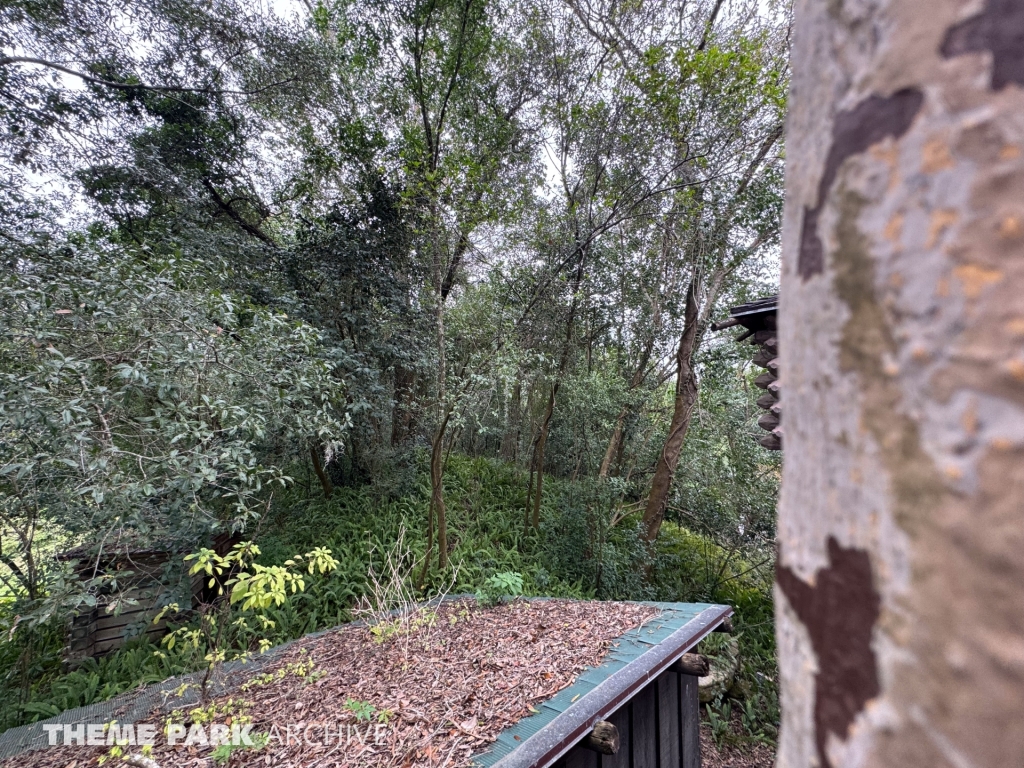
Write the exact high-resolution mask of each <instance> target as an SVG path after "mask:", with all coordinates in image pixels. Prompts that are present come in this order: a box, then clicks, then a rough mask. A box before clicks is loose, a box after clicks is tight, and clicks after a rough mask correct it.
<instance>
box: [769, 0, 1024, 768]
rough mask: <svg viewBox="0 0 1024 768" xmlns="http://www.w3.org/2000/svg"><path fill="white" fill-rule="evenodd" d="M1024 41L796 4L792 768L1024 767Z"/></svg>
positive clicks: (788, 362) (982, 15) (895, 7)
mask: <svg viewBox="0 0 1024 768" xmlns="http://www.w3.org/2000/svg"><path fill="white" fill-rule="evenodd" d="M1022 31H1024V4H1021V3H1020V2H1012V1H1010V0H1005V1H1003V0H988V2H984V3H982V2H977V3H964V2H953V0H933V2H927V3H926V2H910V1H908V0H901V1H899V2H898V1H897V0H878V2H874V3H867V4H860V5H856V4H849V3H843V4H835V3H820V2H812V1H811V0H799V1H798V3H797V9H796V29H795V31H794V35H793V39H794V41H795V44H796V47H795V49H794V51H793V59H792V60H793V89H792V97H791V102H790V103H791V110H792V111H791V113H790V117H789V125H788V132H787V136H788V138H787V142H788V146H787V151H786V156H787V158H788V160H787V163H788V167H787V169H786V185H787V194H786V213H785V223H784V237H783V276H782V301H781V303H780V317H779V321H780V349H781V350H783V355H784V357H783V358H782V360H781V362H782V368H781V375H782V379H781V383H782V388H781V392H782V397H783V411H782V413H783V422H782V426H783V428H784V429H785V441H786V448H785V450H786V456H785V470H784V475H783V484H782V499H781V502H780V512H779V542H780V554H779V563H778V570H777V582H776V601H777V611H778V617H777V634H778V647H779V665H780V674H781V685H782V712H783V721H782V731H781V735H780V742H779V753H778V762H777V765H778V766H779V768H805V767H806V766H819V768H825V767H826V766H827V767H829V768H840V767H845V766H850V767H851V768H852V766H894V767H897V766H898V768H946V767H949V768H960V767H961V766H972V768H1002V767H1003V766H1011V765H1014V766H1017V765H1024V729H1022V728H1021V727H1020V724H1021V722H1022V721H1024V683H1022V680H1024V589H1022V588H1021V585H1022V584H1024V534H1022V530H1024V528H1022V525H1021V517H1020V509H1021V500H1022V499H1024V356H1022V347H1021V339H1022V338H1024V298H1022V297H1024V258H1022V255H1024V202H1022V201H1024V122H1022V121H1021V115H1024V47H1022V46H1021V43H1020V40H1021V34H1022Z"/></svg>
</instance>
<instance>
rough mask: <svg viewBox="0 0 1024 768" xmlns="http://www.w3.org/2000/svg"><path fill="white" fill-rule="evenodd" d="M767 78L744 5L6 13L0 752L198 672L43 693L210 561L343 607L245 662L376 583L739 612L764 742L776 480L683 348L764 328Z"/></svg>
mask: <svg viewBox="0 0 1024 768" xmlns="http://www.w3.org/2000/svg"><path fill="white" fill-rule="evenodd" d="M765 6H767V10H766V9H765ZM274 7H276V6H274ZM787 45H788V19H787V11H786V8H785V7H784V6H783V5H781V4H775V3H767V4H765V3H757V2H752V1H748V0H735V1H734V2H730V3H728V4H726V3H723V2H722V1H721V0H699V2H694V3H686V4H683V5H680V4H678V3H672V2H661V1H660V0H658V1H657V2H652V3H644V4H631V5H625V6H623V5H622V4H618V3H613V2H608V3H605V2H597V3H581V2H577V0H527V2H522V3H514V4H512V3H498V2H493V1H492V0H381V1H378V0H373V1H372V2H371V0H332V1H330V2H326V1H325V2H318V3H315V4H314V3H311V2H307V3H306V4H305V5H304V6H299V5H296V6H295V8H294V9H292V10H289V11H287V12H285V11H283V10H282V11H279V12H272V11H267V10H260V9H259V8H258V7H257V6H252V5H251V4H245V3H240V2H236V0H214V2H208V3H193V2H188V1H185V2H182V1H180V0H175V2H165V1H164V0H160V1H158V2H151V3H145V4H140V3H135V2H129V3H127V4H124V3H122V4H113V3H109V2H108V1H107V0H91V1H90V2H85V3H65V2H61V0H33V2H22V1H21V0H13V2H8V3H5V4H2V5H0V121H2V122H3V123H4V125H5V131H4V132H3V138H2V139H0V150H2V155H0V174H2V177H3V178H2V181H3V183H2V184H0V197H2V199H0V211H2V213H0V262H2V264H3V268H4V274H3V277H2V279H0V319H2V321H0V582H2V585H3V586H2V601H3V607H2V611H0V620H2V622H3V624H4V626H3V629H4V630H5V632H4V636H3V637H4V639H3V640H2V641H0V667H2V672H3V678H2V680H0V687H2V688H3V689H4V690H6V691H8V692H10V695H8V696H4V697H3V702H4V704H3V711H2V721H3V722H2V724H3V725H13V724H16V723H20V722H25V721H28V720H32V719H38V718H40V717H44V716H47V715H50V714H53V713H55V712H56V711H59V710H60V709H63V708H66V707H70V706H76V705H80V704H85V703H89V702H91V701H96V700H100V699H102V698H106V697H109V696H111V695H113V694H115V693H117V692H119V691H121V690H125V689H127V688H129V687H131V686H134V685H137V684H139V683H141V682H147V681H153V680H156V679H160V678H162V677H163V676H166V675H167V674H170V673H171V672H173V671H178V670H181V669H185V668H188V667H189V666H190V665H191V666H194V663H195V662H194V661H190V658H192V657H187V656H186V655H183V654H180V653H177V652H164V655H163V656H158V655H154V653H153V651H154V649H153V648H152V647H149V646H147V645H146V644H145V643H144V642H143V641H141V640H136V641H134V642H133V643H132V644H130V646H129V647H127V648H125V649H123V650H120V651H117V652H116V653H114V654H113V655H111V656H109V657H107V658H104V659H101V660H89V661H87V662H85V664H84V665H83V666H82V667H80V668H79V669H77V670H75V671H72V672H70V673H68V674H63V673H62V672H61V666H60V665H61V657H62V647H63V645H64V643H65V642H66V634H65V631H66V625H65V622H66V619H67V616H68V615H75V614H82V613H85V612H88V611H91V610H96V611H99V612H104V611H106V612H111V613H117V612H120V611H122V610H126V609H128V608H129V607H136V606H138V605H139V604H140V603H139V600H140V599H141V598H140V597H139V594H138V593H137V591H136V590H134V586H135V584H136V581H133V579H137V578H138V574H135V573H133V570H132V568H125V567H123V564H122V565H117V564H118V563H119V562H121V561H119V560H118V558H119V557H122V558H123V557H128V556H130V555H131V554H132V553H133V552H138V551H159V552H162V553H165V554H166V555H167V568H166V571H165V573H163V574H162V577H161V578H162V579H163V585H164V589H163V591H162V592H161V593H160V594H159V595H158V596H157V599H156V604H154V605H153V606H152V612H153V613H156V612H157V611H158V610H159V609H160V608H161V607H162V606H164V605H167V604H170V603H172V602H178V603H179V604H181V605H188V604H189V602H190V596H189V595H188V594H186V592H187V590H188V588H189V587H188V581H187V578H185V574H184V570H183V567H182V558H183V557H184V556H185V555H186V554H187V553H189V552H194V551H197V550H198V549H199V548H201V547H206V546H209V545H210V542H211V541H212V540H213V537H214V536H216V535H218V534H238V535H240V536H244V537H245V538H247V539H254V540H256V541H257V542H258V545H259V548H260V550H261V551H262V555H261V556H260V561H259V565H260V566H261V567H262V566H267V567H269V566H275V565H280V564H282V563H284V562H285V561H286V560H288V559H289V558H290V557H292V556H293V555H295V554H296V553H299V552H308V551H312V550H315V549H316V548H318V547H327V548H329V549H330V550H331V551H332V553H333V555H332V556H333V557H334V558H336V560H337V562H338V566H337V568H336V569H335V570H333V571H332V572H331V573H330V574H328V575H326V576H325V578H323V579H318V580H316V581H315V583H311V584H310V585H309V588H308V589H307V590H306V591H305V592H303V593H301V594H296V595H295V596H294V599H290V600H289V601H288V602H287V603H285V604H284V605H281V606H272V607H270V608H269V609H268V611H269V613H271V614H273V616H272V618H271V621H272V624H263V625H257V624H254V625H251V626H246V627H245V628H244V629H239V630H237V631H234V633H233V634H232V636H231V639H230V642H231V643H232V644H234V646H236V649H237V650H246V649H257V648H259V647H261V646H265V645H266V644H267V643H268V642H278V641H281V640H284V639H287V638H291V637H295V636H298V635H300V634H302V633H304V632H309V631H312V630H314V629H319V628H322V627H325V626H329V625H331V624H335V623H338V622H341V621H345V620H347V619H349V618H350V617H351V615H352V614H351V612H352V610H353V607H354V606H355V605H356V604H357V602H358V601H359V600H360V599H361V598H363V597H364V596H365V595H366V594H367V589H368V587H367V577H368V573H369V572H370V569H371V566H373V565H374V564H375V563H376V564H377V565H378V566H379V565H380V563H379V562H377V561H378V560H379V558H380V557H381V553H384V552H392V551H393V548H394V546H395V544H396V542H398V541H403V542H406V543H407V545H408V552H405V553H403V554H402V562H403V570H402V578H403V579H404V580H405V581H406V582H407V583H408V586H409V588H410V589H414V590H416V594H417V595H419V596H424V595H428V594H433V593H436V592H437V591H438V590H441V589H444V588H447V587H450V588H452V589H455V590H457V591H462V592H472V593H480V594H481V595H483V596H485V597H486V598H487V599H493V597H494V595H496V594H497V593H500V592H503V591H504V592H507V593H509V594H513V593H515V592H518V591H523V592H524V593H525V594H528V595H544V594H550V595H565V596H577V597H597V598H609V599H611V598H629V599H650V598H657V599H666V600H720V601H725V602H730V603H731V604H734V605H735V606H736V607H737V609H738V611H739V615H740V617H741V621H740V624H741V641H740V642H741V648H742V653H743V658H744V662H743V663H744V664H745V665H746V666H745V672H744V675H743V679H744V680H745V681H746V682H745V686H737V687H736V688H735V691H734V694H735V695H736V696H737V697H740V698H742V699H743V701H744V703H743V705H742V706H743V707H745V709H744V718H743V723H744V724H745V727H746V729H747V732H748V733H749V735H751V736H754V737H757V738H768V739H770V738H772V735H773V734H772V728H773V720H774V718H775V703H774V701H775V699H774V693H773V691H774V682H773V679H774V667H773V665H774V661H773V658H774V651H773V640H772V626H771V595H770V589H769V584H770V573H771V568H772V565H773V561H772V557H773V552H774V548H773V539H774V503H775V496H776V491H777V478H778V469H779V464H778V456H777V455H772V454H768V453H767V452H765V451H763V450H762V449H761V448H760V447H759V446H758V445H757V443H756V441H755V433H756V427H755V426H754V425H753V420H754V418H755V408H754V405H753V403H754V400H755V399H756V395H755V390H754V389H753V386H752V379H753V372H752V371H751V369H750V366H749V363H748V360H749V357H750V354H749V352H748V351H746V350H745V349H744V348H740V347H737V346H735V345H734V344H732V340H731V339H730V338H728V337H726V336H724V335H718V336H716V335H714V334H710V333H709V332H708V329H709V326H710V323H711V321H712V320H713V319H715V318H716V317H718V316H720V315H721V314H723V313H724V312H725V311H726V308H727V307H728V306H729V305H730V304H733V303H738V302H740V301H744V300H748V299H750V298H753V297H756V296H759V295H763V294H765V293H770V292H772V291H773V289H774V280H775V276H774V270H775V264H776V248H777V244H778V233H779V215H780V206H781V159H782V143H781V142H782V129H781V126H782V120H783V114H784V109H785V100H784V94H785V89H786V84H787V77H788V71H787ZM488 596H489V597H488ZM180 620H181V621H183V622H185V625H186V626H193V625H194V624H193V625H189V623H188V622H190V621H193V622H195V621H196V620H195V619H194V617H193V618H190V616H189V615H188V613H187V611H186V612H185V614H184V615H182V616H181V617H180ZM238 626H241V625H238ZM186 631H188V630H186ZM193 636H195V637H198V636H197V635H193ZM193 650H196V649H193ZM200 655H201V654H200ZM727 706H731V705H728V703H727V702H719V703H718V704H716V707H718V708H719V709H718V710H716V711H718V712H719V714H721V707H727Z"/></svg>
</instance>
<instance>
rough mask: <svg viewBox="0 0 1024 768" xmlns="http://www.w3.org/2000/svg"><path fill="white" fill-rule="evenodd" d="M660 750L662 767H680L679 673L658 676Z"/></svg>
mask: <svg viewBox="0 0 1024 768" xmlns="http://www.w3.org/2000/svg"><path fill="white" fill-rule="evenodd" d="M657 684H658V752H659V756H658V759H659V763H660V766H661V768H679V765H680V762H679V675H678V674H676V673H675V672H662V673H661V675H660V676H659V677H658V683H657Z"/></svg>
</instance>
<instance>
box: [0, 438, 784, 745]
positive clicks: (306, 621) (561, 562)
mask: <svg viewBox="0 0 1024 768" xmlns="http://www.w3.org/2000/svg"><path fill="white" fill-rule="evenodd" d="M422 469H423V468H422V467H421V471H420V472H418V473H417V480H416V484H415V486H414V487H412V488H411V489H407V492H406V493H405V494H404V495H402V496H400V497H398V498H389V497H388V495H387V494H386V492H385V491H382V490H381V489H380V488H379V487H376V486H364V487H360V488H345V487H340V488H336V489H335V491H334V493H333V495H332V497H331V498H330V499H325V498H324V497H323V495H322V494H320V493H315V492H314V488H313V487H311V486H307V485H304V484H303V483H301V482H300V483H297V484H295V485H293V486H291V487H290V488H289V489H287V491H285V492H284V493H281V492H279V493H278V494H277V495H276V496H275V498H274V505H273V508H272V510H271V513H270V514H269V515H268V516H267V517H266V518H265V519H264V520H263V521H262V524H261V526H260V530H259V531H258V536H257V540H258V542H259V545H260V549H261V551H262V554H261V556H260V558H259V562H261V563H262V564H264V565H273V564H280V563H282V562H283V561H285V560H286V559H288V558H289V557H291V556H293V555H294V554H295V553H296V552H306V551H308V550H310V549H312V548H314V547H326V548H328V549H330V550H331V552H332V553H333V556H334V557H335V558H336V559H337V560H338V561H339V566H338V568H337V570H335V571H334V572H333V573H331V574H329V575H328V576H327V577H325V578H321V579H317V580H315V581H313V582H311V583H310V584H309V585H308V588H307V589H306V591H305V592H300V593H297V594H295V595H292V596H290V598H289V600H288V602H287V603H285V604H284V605H283V606H281V607H276V608H271V609H270V610H268V611H267V616H268V617H269V618H270V619H272V620H273V622H274V624H273V627H272V628H269V629H267V630H261V631H260V632H259V636H258V637H257V636H255V635H252V636H240V637H239V638H238V642H239V643H240V644H241V645H245V644H248V645H249V646H250V647H255V646H256V644H257V642H258V640H260V639H266V640H269V641H270V642H271V643H272V644H274V645H276V644H279V643H282V642H286V641H288V640H291V639H294V638H297V637H301V636H302V635H305V634H308V633H310V632H314V631H317V630H321V629H324V628H327V627H331V626H335V625H337V624H341V623H344V622H346V621H350V620H351V619H352V618H353V613H352V610H353V607H354V606H355V605H356V603H357V601H359V600H360V598H362V597H363V596H364V594H365V593H366V589H367V586H366V584H367V573H368V570H369V569H370V568H371V566H372V567H373V568H374V569H376V571H377V572H378V573H380V572H382V569H383V568H384V565H385V557H386V555H387V553H388V552H391V551H393V547H394V544H395V542H396V541H397V540H398V538H399V536H400V534H401V533H402V532H403V531H404V541H405V542H406V544H407V547H408V550H407V552H406V553H405V557H404V562H403V563H402V564H401V569H402V571H403V572H404V573H405V574H407V581H411V580H413V572H414V571H416V572H417V573H416V575H417V576H418V570H419V569H417V568H414V566H415V565H416V564H417V563H419V562H421V560H422V557H423V555H424V552H425V550H426V516H427V503H428V499H429V484H428V480H427V476H426V473H425V472H423V471H422ZM445 489H446V494H445V495H446V500H447V515H448V526H449V550H450V552H449V560H450V563H451V567H450V568H449V569H448V570H446V571H441V570H440V569H438V568H437V565H436V561H437V557H436V552H435V553H434V568H433V569H432V570H431V571H429V572H428V573H427V574H425V579H424V584H423V588H422V590H421V591H419V592H418V593H416V597H417V598H420V599H423V598H428V597H431V596H435V595H437V594H438V593H439V592H441V591H445V592H449V593H451V594H465V593H476V594H485V595H491V594H493V593H494V589H495V585H502V584H512V585H514V587H515V589H514V591H515V592H522V593H523V594H525V595H527V596H552V597H570V598H579V599H595V598H596V599H634V600H646V599H654V600H666V601H683V602H722V603H728V604H730V605H732V606H733V607H734V608H735V609H736V620H735V625H736V631H737V634H738V637H739V643H740V652H741V664H742V670H741V674H740V677H739V682H738V684H737V685H736V686H734V689H735V690H734V691H733V692H732V693H733V694H734V695H735V698H736V700H735V701H733V702H730V701H729V700H728V699H726V700H725V701H722V702H718V703H717V704H713V705H712V706H713V707H714V706H717V707H718V708H719V710H721V709H722V708H724V707H735V706H738V707H741V708H743V709H744V712H745V715H744V718H743V729H742V732H740V733H731V734H726V737H727V738H730V739H732V740H733V741H737V740H738V741H742V740H745V739H757V740H768V741H771V740H773V739H774V736H775V728H776V723H777V721H778V709H777V703H776V702H777V694H776V688H775V664H774V636H773V627H772V605H771V591H770V586H771V585H770V573H769V574H768V575H765V574H766V572H765V569H764V568H760V569H758V568H754V567H753V565H752V564H751V562H750V561H749V560H748V559H747V558H746V557H744V556H741V553H739V552H738V551H727V550H726V549H723V548H722V547H720V546H718V545H717V544H715V543H714V542H712V541H711V540H710V539H708V538H707V537H705V536H702V535H699V534H696V533H693V532H692V531H689V530H687V529H685V528H681V527H679V526H677V525H675V524H673V523H666V524H665V525H664V527H663V529H662V533H661V536H660V538H659V540H658V543H657V546H656V548H655V552H653V553H652V552H651V551H649V548H647V547H646V546H645V545H644V544H643V542H642V541H641V540H640V537H639V519H638V518H637V516H636V515H632V516H629V515H627V516H625V517H623V518H621V519H620V520H618V522H617V523H616V524H615V525H614V526H609V521H610V520H611V519H612V517H613V515H614V513H615V504H616V499H615V498H614V497H612V496H611V492H610V490H609V487H608V484H606V483H605V484H602V483H599V482H596V481H577V482H575V483H570V482H568V481H562V480H559V479H557V478H550V479H548V480H547V481H546V484H545V497H544V499H545V502H544V506H543V507H542V509H541V525H540V528H539V530H533V529H532V528H527V527H526V526H525V525H524V512H523V509H524V506H525V504H526V482H525V477H524V475H523V473H522V472H521V471H520V470H518V469H516V468H515V467H512V466H509V465H505V464H502V463H499V462H495V461H492V460H487V459H471V458H467V457H462V456H452V457H451V459H450V461H449V465H448V469H447V472H446V476H445ZM33 641H34V642H36V643H37V646H38V647H36V648H35V649H34V650H35V653H34V654H27V655H31V656H32V657H33V658H34V661H33V664H34V665H35V668H34V669H33V670H32V675H30V676H29V677H28V679H30V680H32V681H33V682H32V683H31V685H30V686H29V688H28V689H19V690H15V689H14V685H15V682H16V681H17V680H18V679H21V680H24V679H26V678H25V677H22V676H19V675H18V674H17V671H18V659H19V653H20V651H19V648H18V641H16V642H13V643H12V642H8V643H2V644H0V654H2V655H3V656H4V657H3V658H0V665H2V668H3V669H6V670H8V674H7V678H6V680H5V681H3V683H4V685H5V687H6V688H7V690H5V691H3V693H4V694H5V695H4V696H3V700H2V701H3V703H2V704H0V721H2V726H3V727H4V728H7V727H11V726H14V725H18V724H22V723H26V722H33V721H36V720H40V719H43V718H46V717H50V716H52V715H54V714H57V712H59V711H61V710H63V709H67V708H71V707H78V706H84V705H87V704H92V703H95V702H98V701H103V700H105V699H108V698H110V697H111V696H114V695H116V694H118V693H121V692H123V691H126V690H130V689H132V688H134V687H137V686H138V685H143V684H148V683H154V682H158V681H160V680H163V679H166V678H167V677H169V676H171V675H174V674H179V673H182V672H185V671H190V670H189V669H188V668H187V665H186V664H185V662H184V657H181V656H176V655H174V654H167V653H166V649H164V651H165V656H164V658H161V657H159V656H157V655H155V654H154V651H155V650H157V648H156V647H155V646H153V645H152V644H148V643H144V642H141V641H135V642H133V643H132V644H130V645H129V646H126V647H125V648H124V649H122V650H120V651H118V652H115V653H113V654H111V655H109V656H107V657H106V658H103V659H100V660H89V661H87V662H86V664H85V665H83V666H82V667H81V668H79V669H77V670H75V671H74V672H70V673H62V672H61V667H60V644H61V641H62V637H61V634H60V633H59V632H57V631H56V630H53V631H50V632H49V633H48V634H47V635H46V636H45V637H40V636H36V637H35V638H34V640H33ZM22 650H24V649H22ZM709 652H710V653H714V648H711V647H710V646H709Z"/></svg>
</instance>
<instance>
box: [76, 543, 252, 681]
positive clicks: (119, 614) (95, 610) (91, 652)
mask: <svg viewBox="0 0 1024 768" xmlns="http://www.w3.org/2000/svg"><path fill="white" fill-rule="evenodd" d="M237 541H238V537H237V536H236V535H233V534H228V533H222V534H220V535H218V536H216V537H215V538H214V539H213V542H212V548H213V549H215V550H216V551H217V552H218V554H226V553H227V551H228V550H229V549H231V547H232V546H234V544H235V543H236V542H237ZM185 554H187V553H186V552H182V551H177V550H172V549H171V548H168V547H159V546H157V547H142V546H131V545H125V544H124V543H123V542H122V544H121V546H118V547H116V548H113V549H112V550H111V551H110V552H108V553H104V554H101V555H100V556H99V557H97V556H96V555H95V554H90V553H89V549H88V548H87V547H79V548H76V549H74V550H71V551H69V552H64V553H62V554H61V555H59V556H58V559H60V560H63V561H65V562H76V563H77V565H76V567H75V572H76V573H77V574H78V576H79V577H80V578H82V579H90V578H93V577H94V576H95V575H100V574H103V575H113V576H116V575H118V574H124V576H123V577H122V578H119V579H118V582H119V583H118V588H117V590H116V591H113V590H105V591H102V592H101V593H100V594H99V595H98V596H97V600H96V605H95V606H94V607H92V608H91V609H86V610H82V611H80V612H79V613H77V614H75V615H73V616H72V617H71V618H70V620H69V626H68V641H67V646H66V648H65V654H64V661H65V664H66V665H67V666H69V667H75V666H78V665H79V664H81V662H82V660H84V659H86V658H90V657H94V656H105V655H106V654H108V653H111V652H113V651H115V650H117V649H118V648H120V647H122V646H123V645H124V644H125V643H126V642H128V640H130V639H133V638H136V637H140V636H146V637H148V638H149V639H150V640H153V641H157V640H159V639H160V638H161V637H163V635H164V633H165V632H166V631H167V622H166V621H161V622H160V623H158V624H153V623H152V622H153V619H154V618H155V616H156V614H157V613H158V611H159V610H160V608H162V607H163V606H164V605H166V604H167V603H169V602H175V601H177V600H179V599H180V598H178V597H175V596H176V595H182V594H186V595H189V596H190V600H191V607H193V608H195V607H197V606H198V605H199V604H200V603H203V602H209V601H210V600H212V599H213V598H214V593H213V592H212V591H211V590H209V589H207V587H206V585H205V583H204V580H203V577H202V575H201V574H197V575H195V576H191V577H189V576H188V575H187V571H185V570H184V569H183V568H182V567H181V566H182V558H183V557H184V555H185ZM185 582H187V584H186V583H185ZM115 600H117V601H118V602H119V603H120V606H121V607H120V610H116V611H113V610H110V608H111V606H112V604H113V603H114V601H115Z"/></svg>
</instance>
